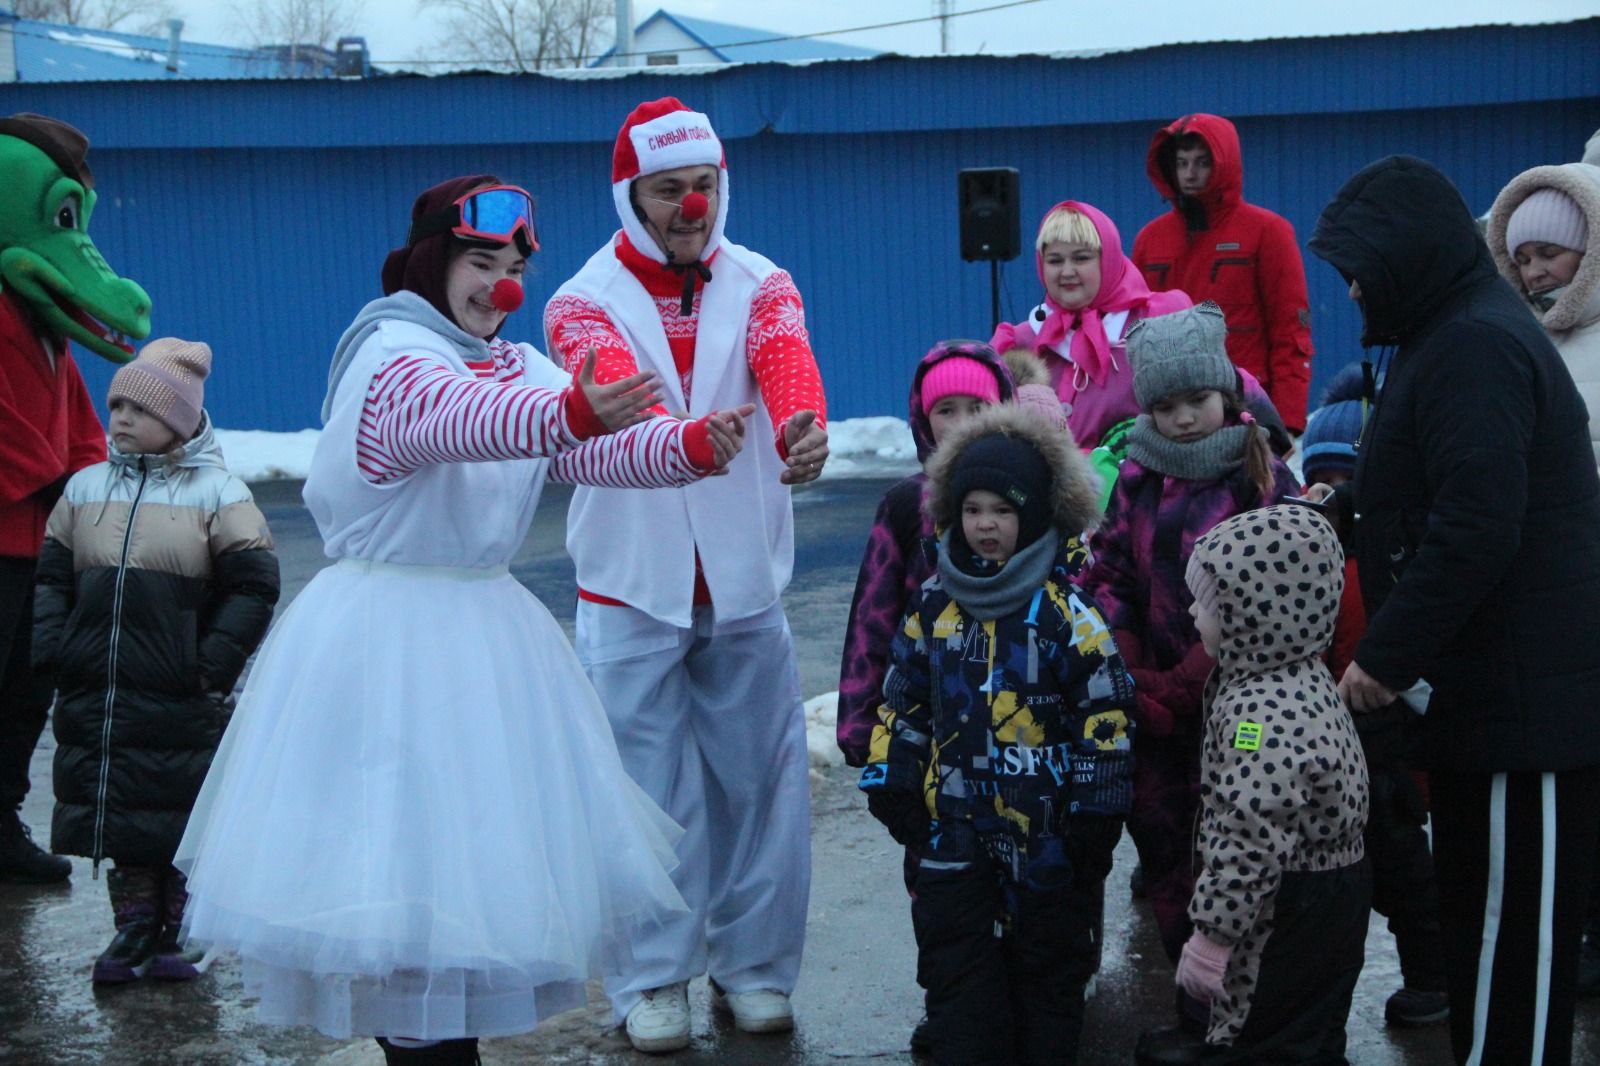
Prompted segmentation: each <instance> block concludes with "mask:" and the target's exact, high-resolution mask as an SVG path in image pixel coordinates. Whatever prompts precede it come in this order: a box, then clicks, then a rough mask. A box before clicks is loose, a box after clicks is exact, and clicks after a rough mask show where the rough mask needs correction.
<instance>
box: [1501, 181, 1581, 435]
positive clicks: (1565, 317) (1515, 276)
mask: <svg viewBox="0 0 1600 1066" xmlns="http://www.w3.org/2000/svg"><path fill="white" fill-rule="evenodd" d="M1487 237H1488V241H1489V251H1490V252H1492V253H1493V254H1494V261H1495V265H1496V266H1498V267H1499V268H1500V273H1501V275H1502V276H1503V277H1504V278H1505V279H1506V280H1507V281H1509V282H1510V283H1511V287H1512V288H1514V289H1516V290H1517V292H1519V293H1521V294H1522V295H1523V297H1524V298H1526V299H1527V301H1528V303H1529V304H1530V305H1531V307H1532V308H1533V313H1534V316H1535V317H1537V318H1538V319H1539V322H1540V324H1542V325H1543V326H1544V328H1545V332H1546V333H1548V334H1550V339H1551V340H1552V341H1554V342H1555V346H1556V350H1557V351H1559V352H1560V353H1561V359H1562V361H1563V362H1564V363H1566V364H1567V370H1568V371H1570V372H1571V374H1572V380H1573V381H1575V382H1577V385H1578V392H1579V393H1580V394H1582V396H1583V402H1584V404H1585V405H1587V406H1588V408H1589V435H1590V438H1591V440H1593V442H1594V451H1595V462H1596V464H1597V465H1600V419H1597V417H1596V416H1597V415H1600V255H1589V254H1587V253H1588V252H1589V250H1590V249H1591V248H1592V247H1593V246H1594V242H1595V241H1597V240H1600V166H1591V165H1589V164H1587V163H1564V164H1562V165H1560V166H1542V167H1534V168H1533V169H1532V170H1525V171H1523V172H1522V173H1521V174H1518V175H1517V176H1516V177H1515V178H1512V179H1511V183H1510V184H1509V185H1507V186H1506V187H1505V188H1504V189H1502V190H1501V192H1500V195H1499V196H1498V197H1496V198H1495V201H1494V207H1493V208H1491V209H1490V211H1489V230H1488V234H1487Z"/></svg>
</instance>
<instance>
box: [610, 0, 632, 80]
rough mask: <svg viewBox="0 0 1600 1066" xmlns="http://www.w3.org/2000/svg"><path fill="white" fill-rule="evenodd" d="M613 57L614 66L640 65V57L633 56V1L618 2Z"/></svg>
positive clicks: (618, 0) (622, 0)
mask: <svg viewBox="0 0 1600 1066" xmlns="http://www.w3.org/2000/svg"><path fill="white" fill-rule="evenodd" d="M612 56H613V57H614V58H613V59H612V61H611V65H612V66H617V67H636V66H638V65H639V57H638V56H636V55H634V54H633V0H617V31H616V43H615V46H614V47H613V48H612Z"/></svg>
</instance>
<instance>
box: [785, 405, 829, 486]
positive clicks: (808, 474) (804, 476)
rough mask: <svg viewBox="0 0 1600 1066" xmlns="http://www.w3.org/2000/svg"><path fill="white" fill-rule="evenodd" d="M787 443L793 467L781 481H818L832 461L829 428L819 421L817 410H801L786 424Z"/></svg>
mask: <svg viewBox="0 0 1600 1066" xmlns="http://www.w3.org/2000/svg"><path fill="white" fill-rule="evenodd" d="M783 443H784V447H785V448H787V449H788V452H789V467H788V469H787V470H785V471H784V472H783V473H782V474H780V475H778V480H779V481H781V482H783V483H784V484H785V485H800V484H804V483H805V482H807V481H815V480H817V478H818V477H820V476H821V475H822V465H823V464H824V463H826V462H827V461H828V431H827V430H826V429H824V428H823V427H822V426H820V425H818V424H817V412H815V411H800V412H798V413H796V414H795V415H794V417H792V418H790V419H789V421H788V422H786V423H784V426H783Z"/></svg>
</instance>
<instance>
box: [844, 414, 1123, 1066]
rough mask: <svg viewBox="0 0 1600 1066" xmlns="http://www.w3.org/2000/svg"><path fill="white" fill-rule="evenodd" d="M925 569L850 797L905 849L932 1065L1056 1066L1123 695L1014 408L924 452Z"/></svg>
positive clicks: (1063, 505)
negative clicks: (932, 536)
mask: <svg viewBox="0 0 1600 1066" xmlns="http://www.w3.org/2000/svg"><path fill="white" fill-rule="evenodd" d="M928 490H929V491H928V498H927V507H928V511H929V515H930V517H931V518H932V519H933V523H934V527H935V529H937V530H938V531H939V549H938V565H937V571H936V573H935V574H934V575H933V576H932V577H930V578H929V579H928V580H927V581H926V582H925V583H924V584H923V586H922V588H921V589H919V590H918V592H917V594H916V595H915V596H914V597H913V599H912V602H911V605H910V607H909V609H908V611H907V613H906V618H905V621H904V623H903V625H902V629H901V632H900V634H899V636H897V637H896V638H895V641H894V644H893V648H892V666H891V669H890V672H889V676H888V679H887V680H886V681H885V683H884V697H885V706H884V709H883V711H882V712H881V715H882V722H881V724H880V725H879V726H878V727H877V729H876V730H875V731H874V733H873V738H872V745H871V751H870V755H869V762H868V764H867V767H866V769H865V771H864V772H863V773H862V777H861V788H862V790H863V791H865V792H866V793H867V797H868V805H869V807H870V808H871V810H872V813H873V814H874V815H875V816H876V817H877V818H878V819H879V820H880V821H882V822H883V823H884V824H885V825H886V826H887V827H888V828H889V831H890V832H891V833H892V834H893V835H894V837H895V839H896V840H898V841H899V842H900V843H902V844H905V845H907V846H908V847H912V848H915V849H916V850H917V851H918V853H919V855H920V860H919V863H918V867H917V871H916V875H915V891H916V899H915V902H914V903H913V906H912V919H913V922H914V923H915V925H916V929H917V939H918V962H917V970H918V980H919V982H920V983H921V984H922V985H923V986H924V987H925V988H926V989H927V993H928V995H927V1006H928V1022H929V1036H930V1038H931V1042H932V1045H933V1055H934V1061H935V1062H936V1063H940V1064H957V1063H959V1064H961V1066H983V1064H989V1063H993V1064H1009V1063H1024V1064H1034V1063H1052V1064H1056V1063H1070V1062H1073V1061H1075V1060H1076V1055H1077V1042H1078V1033H1079V1030H1080V1028H1081V1025H1082V1019H1083V976H1082V974H1081V972H1080V969H1079V967H1077V966H1075V965H1074V961H1073V958H1072V953H1071V951H1070V950H1069V948H1070V944H1069V941H1070V930H1071V928H1072V927H1073V926H1072V923H1071V922H1070V921H1069V920H1068V913H1067V911H1068V908H1069V906H1070V904H1071V900H1072V899H1074V898H1075V897H1074V896H1073V895H1070V894H1069V893H1070V892H1071V890H1072V888H1073V886H1074V883H1075V882H1076V883H1077V886H1078V887H1079V888H1081V887H1083V885H1084V884H1085V883H1093V882H1095V881H1098V880H1100V879H1103V878H1104V877H1105V875H1106V872H1107V871H1108V870H1109V869H1110V866H1111V851H1112V849H1113V848H1114V847H1115V845H1116V841H1117V837H1118V835H1119V834H1120V832H1121V819H1122V817H1123V816H1125V815H1126V814H1127V811H1128V808H1129V805H1130V803H1131V801H1132V789H1133V786H1132V751H1131V741H1132V731H1133V730H1132V726H1131V724H1130V722H1129V720H1128V710H1129V708H1130V707H1131V705H1132V699H1133V685H1132V681H1131V679H1130V678H1129V677H1128V673H1127V671H1126V669H1125V668H1124V667H1123V665H1122V659H1121V657H1120V656H1119V655H1118V653H1117V649H1116V643H1115V641H1114V640H1113V639H1112V636H1111V631H1110V629H1109V628H1108V627H1107V626H1106V623H1105V620H1104V619H1103V618H1102V617H1101V615H1100V612H1099V611H1098V610H1097V609H1096V607H1095V606H1094V604H1093V602H1092V601H1091V600H1089V599H1088V597H1087V596H1085V595H1083V594H1082V593H1081V592H1079V591H1078V589H1077V587H1076V586H1075V585H1074V584H1073V583H1072V579H1071V575H1072V574H1073V573H1074V572H1075V571H1076V568H1077V567H1078V566H1079V565H1080V564H1081V559H1075V558H1073V554H1074V552H1080V553H1081V551H1082V549H1081V548H1078V547H1077V542H1076V540H1074V539H1073V538H1074V536H1075V535H1076V534H1077V533H1078V532H1079V531H1081V530H1082V529H1083V528H1084V527H1085V526H1086V525H1088V524H1089V523H1090V522H1092V521H1093V519H1094V517H1095V513H1096V503H1097V493H1096V491H1095V489H1094V487H1093V484H1092V482H1091V480H1090V478H1089V477H1088V475H1087V467H1086V466H1085V463H1084V460H1083V458H1082V456H1081V455H1080V454H1079V453H1078V452H1077V449H1076V448H1075V447H1074V446H1073V443H1072V439H1071V437H1070V436H1069V435H1068V434H1065V433H1061V432H1059V431H1058V430H1056V429H1055V428H1053V427H1051V426H1050V425H1048V424H1047V423H1046V422H1045V420H1043V419H1040V418H1038V417H1037V416H1036V415H1034V414H1032V413H1030V412H1029V411H1027V410H1024V409H1021V408H1019V407H1016V406H1013V405H1002V406H1000V407H995V408H990V409H989V410H986V411H983V412H980V413H979V414H977V415H975V416H974V417H972V418H971V419H969V421H968V422H966V423H965V424H963V425H962V426H961V427H960V428H959V429H957V430H955V431H953V432H952V433H950V434H949V435H948V438H947V439H946V440H945V441H944V442H942V443H941V444H940V447H939V450H938V451H937V452H936V453H935V454H934V457H933V459H932V460H931V462H930V463H929V467H928Z"/></svg>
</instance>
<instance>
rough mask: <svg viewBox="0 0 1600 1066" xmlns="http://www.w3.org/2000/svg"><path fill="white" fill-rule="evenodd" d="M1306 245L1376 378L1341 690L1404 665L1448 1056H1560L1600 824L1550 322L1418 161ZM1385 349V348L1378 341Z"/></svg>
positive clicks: (1561, 386) (1343, 507)
mask: <svg viewBox="0 0 1600 1066" xmlns="http://www.w3.org/2000/svg"><path fill="white" fill-rule="evenodd" d="M1310 247H1311V250H1312V251H1313V252H1314V253H1316V254H1317V255H1318V256H1320V257H1321V258H1323V259H1325V260H1327V261H1328V262H1329V263H1330V264H1332V265H1333V266H1334V267H1335V268H1336V269H1337V270H1338V271H1339V273H1340V274H1341V275H1343V277H1344V278H1345V280H1346V281H1348V282H1350V283H1351V297H1352V298H1353V299H1355V300H1357V302H1358V303H1359V304H1360V306H1361V310H1362V314H1363V317H1364V333H1363V337H1362V344H1363V345H1364V346H1366V347H1369V348H1370V347H1374V346H1378V347H1380V348H1382V349H1385V350H1384V351H1383V353H1382V354H1381V355H1380V356H1379V361H1380V363H1384V362H1386V363H1387V365H1386V366H1380V367H1379V370H1380V374H1379V375H1378V377H1380V378H1381V379H1382V380H1383V389H1382V392H1381V393H1380V394H1379V395H1378V396H1377V397H1376V402H1375V404H1374V406H1373V410H1372V416H1371V418H1370V419H1369V420H1368V423H1367V426H1366V429H1365V431H1364V433H1363V434H1362V439H1361V444H1360V454H1359V456H1358V459H1357V466H1356V474H1355V480H1354V481H1353V482H1352V483H1351V484H1350V485H1349V486H1342V487H1341V489H1340V491H1339V493H1338V494H1337V498H1338V501H1339V503H1340V514H1341V525H1342V528H1343V531H1344V533H1345V536H1346V540H1347V542H1348V543H1349V544H1350V545H1351V547H1352V549H1353V553H1354V555H1355V557H1356V561H1357V566H1358V569H1359V573H1360V577H1361V590H1362V595H1363V599H1364V601H1365V604H1366V608H1367V614H1368V617H1369V619H1370V621H1369V624H1368V627H1367V632H1366V635H1365V637H1364V638H1363V639H1362V641H1361V643H1360V644H1359V645H1358V647H1357V649H1356V653H1355V661H1354V662H1353V663H1352V664H1351V666H1350V667H1349V668H1348V670H1347V671H1346V673H1345V675H1344V677H1343V678H1342V679H1341V682H1340V686H1339V687H1340V690H1341V692H1343V693H1344V694H1345V697H1346V700H1347V701H1348V702H1349V703H1350V705H1351V708H1352V709H1353V710H1355V711H1356V712H1357V713H1362V712H1364V711H1366V710H1369V709H1371V708H1372V707H1376V706H1381V705H1382V704H1383V703H1385V702H1387V701H1388V699H1391V698H1392V697H1393V694H1394V693H1395V692H1396V691H1398V690H1402V689H1405V688H1408V687H1409V686H1411V685H1412V684H1413V683H1414V682H1415V681H1416V680H1417V679H1418V678H1419V677H1420V678H1423V679H1425V680H1427V681H1428V682H1430V683H1431V684H1432V686H1433V696H1432V699H1431V701H1430V702H1429V705H1428V708H1427V713H1426V715H1425V717H1424V719H1423V724H1422V730H1421V733H1422V738H1423V753H1424V759H1425V762H1426V764H1427V766H1428V769H1429V770H1430V774H1431V778H1430V779H1431V786H1432V796H1433V812H1434V820H1435V828H1434V851H1435V859H1436V863H1437V866H1438V872H1439V894H1440V903H1441V918H1442V923H1443V926H1444V935H1445V951H1446V959H1447V963H1448V967H1447V969H1448V973H1449V981H1450V1008H1451V1029H1452V1031H1451V1037H1452V1044H1453V1047H1454V1051H1455V1055H1456V1059H1457V1061H1458V1062H1468V1061H1470V1062H1473V1063H1478V1062H1483V1063H1499V1062H1530V1061H1540V1057H1541V1056H1540V1052H1539V1050H1538V1048H1537V1047H1536V1045H1538V1044H1542V1061H1543V1062H1544V1063H1546V1064H1547V1066H1550V1064H1556V1063H1566V1062H1568V1061H1570V1059H1571V1053H1572V1029H1573V1011H1574V1006H1575V999H1574V982H1575V978H1576V971H1577V952H1578V942H1579V928H1580V923H1581V920H1582V911H1583V902H1584V897H1585V894H1586V889H1587V885H1588V882H1589V877H1590V875H1591V867H1592V866H1593V863H1594V857H1595V852H1596V846H1597V844H1596V841H1597V837H1600V642H1597V641H1596V640H1595V639H1594V635H1595V634H1596V633H1597V632H1600V478H1597V476H1596V473H1595V466H1594V461H1593V454H1592V451H1591V449H1590V446H1589V436H1588V429H1587V422H1588V416H1587V414H1586V412H1585V408H1584V404H1583V401H1582V399H1581V398H1580V397H1579V395H1578V392H1577V389H1576V387H1575V386H1574V385H1573V383H1572V378H1571V376H1570V375H1569V374H1568V372H1567V369H1566V367H1565V365H1564V364H1563V363H1562V361H1561V359H1560V357H1559V356H1558V355H1557V354H1556V351H1555V349H1554V348H1553V347H1552V346H1551V343H1550V341H1549V338H1548V337H1546V335H1545V333H1544V331H1543V330H1542V329H1541V328H1540V327H1539V323H1538V322H1537V321H1535V320H1534V318H1533V316H1532V315H1531V314H1530V313H1529V312H1528V309H1527V307H1526V305H1525V304H1524V303H1523V302H1522V300H1521V299H1520V298H1519V297H1518V296H1517V295H1516V294H1515V293H1514V292H1512V290H1511V288H1510V286H1508V285H1507V284H1506V283H1505V281H1504V280H1502V279H1501V278H1500V277H1499V275H1498V273H1497V271H1496V270H1495V265H1494V261H1493V259H1492V258H1491V257H1490V255H1489V250H1488V248H1487V246H1485V244H1484V243H1483V240H1482V238H1481V237H1479V236H1478V233H1477V229H1476V227H1475V225H1474V223H1473V219H1472V215H1471V213H1470V212H1469V211H1468V210H1467V206H1466V204H1465V202H1464V201H1463V200H1462V198H1461V194H1460V193H1459V192H1457V191H1456V189H1455V187H1454V186H1453V185H1452V184H1451V183H1450V181H1449V179H1447V178H1446V177H1445V176H1444V175H1443V174H1442V173H1440V172H1439V170H1438V169H1436V168H1435V167H1434V166H1432V165H1431V164H1429V163H1427V162H1425V161H1423V160H1420V159H1415V158H1412V157H1408V156H1393V157H1390V158H1387V159H1383V160H1380V161H1378V162H1376V163H1373V164H1371V165H1369V166H1367V167H1366V168H1364V169H1363V170H1361V171H1360V172H1358V173H1357V174H1356V175H1355V176H1354V177H1352V178H1351V179H1350V180H1349V181H1348V182H1346V183H1345V186H1344V188H1342V189H1341V190H1340V191H1339V193H1338V195H1337V196H1336V197H1335V198H1334V199H1333V202H1332V203H1330V204H1329V205H1328V206H1327V207H1326V208H1325V209H1324V210H1323V212H1322V217H1321V218H1320V219H1319V220H1318V222H1317V228H1316V233H1315V235H1314V236H1313V238H1312V240H1311V243H1310ZM1391 349H1392V350H1391Z"/></svg>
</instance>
